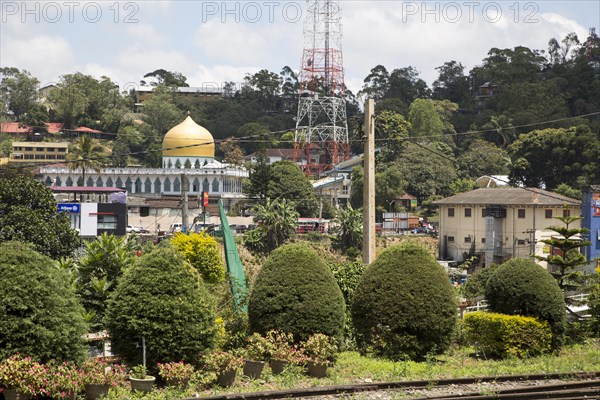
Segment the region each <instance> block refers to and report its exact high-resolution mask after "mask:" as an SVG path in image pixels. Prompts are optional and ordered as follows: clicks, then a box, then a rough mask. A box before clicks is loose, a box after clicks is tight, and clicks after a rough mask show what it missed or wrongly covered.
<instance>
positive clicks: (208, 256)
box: [171, 232, 225, 283]
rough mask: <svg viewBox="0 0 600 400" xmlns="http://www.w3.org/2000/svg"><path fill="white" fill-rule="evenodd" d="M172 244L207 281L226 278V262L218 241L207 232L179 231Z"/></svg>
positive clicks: (217, 280) (219, 280)
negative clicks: (188, 232)
mask: <svg viewBox="0 0 600 400" xmlns="http://www.w3.org/2000/svg"><path fill="white" fill-rule="evenodd" d="M171 244H172V245H173V246H174V247H175V249H176V250H177V251H179V252H180V253H181V254H182V255H183V257H184V258H185V259H186V260H187V261H188V262H189V263H190V264H191V265H192V267H194V268H196V271H198V273H200V275H201V276H202V279H204V281H205V282H207V283H217V282H222V281H223V280H224V279H225V264H224V263H223V259H222V258H221V253H220V251H219V246H218V245H217V241H216V240H215V239H214V238H213V237H211V236H210V235H207V234H206V232H202V233H190V234H189V235H188V234H185V233H181V232H178V233H176V234H175V236H174V237H173V238H172V239H171Z"/></svg>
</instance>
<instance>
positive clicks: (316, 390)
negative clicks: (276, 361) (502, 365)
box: [188, 371, 600, 400]
mask: <svg viewBox="0 0 600 400" xmlns="http://www.w3.org/2000/svg"><path fill="white" fill-rule="evenodd" d="M598 378H600V371H599V372H587V373H572V374H535V375H532V374H530V375H508V376H506V375H503V376H486V377H476V378H458V379H440V380H432V381H403V382H376V383H370V382H369V383H363V384H352V385H335V386H320V387H309V388H297V389H288V390H276V391H265V392H253V393H227V394H220V395H213V396H208V397H204V396H203V397H202V399H203V400H236V399H240V400H241V399H244V400H259V399H291V398H295V399H307V400H308V399H315V398H318V399H331V400H333V399H354V400H395V399H398V400H399V399H403V400H417V399H418V400H423V399H444V400H454V399H464V398H468V399H471V400H487V399H513V400H536V399H572V400H579V399H586V400H592V399H596V400H598V399H600V379H598ZM188 399H189V400H193V399H197V398H195V397H190V398H188Z"/></svg>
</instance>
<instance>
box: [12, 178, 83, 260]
mask: <svg viewBox="0 0 600 400" xmlns="http://www.w3.org/2000/svg"><path fill="white" fill-rule="evenodd" d="M9 240H16V241H20V242H29V243H32V244H33V246H34V249H35V250H36V251H38V252H40V253H42V254H45V255H47V256H49V257H51V258H53V259H55V260H58V259H59V258H61V257H68V256H70V255H71V254H72V253H73V251H74V250H75V249H76V248H77V246H78V245H79V237H78V235H77V232H76V231H75V230H73V229H71V227H70V223H69V217H68V215H66V214H61V213H58V206H57V203H56V200H54V196H53V195H52V192H51V191H50V189H48V188H46V187H44V185H43V184H42V183H39V182H36V181H35V180H33V179H32V178H28V177H25V176H16V177H14V178H0V242H4V241H9Z"/></svg>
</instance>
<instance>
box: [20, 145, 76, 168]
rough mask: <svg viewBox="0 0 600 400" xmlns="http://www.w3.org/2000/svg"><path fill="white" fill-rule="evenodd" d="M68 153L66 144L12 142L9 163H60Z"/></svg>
mask: <svg viewBox="0 0 600 400" xmlns="http://www.w3.org/2000/svg"><path fill="white" fill-rule="evenodd" d="M68 153H69V143H67V142H13V143H12V152H11V154H10V162H16V163H19V162H26V163H32V162H39V163H48V162H61V161H64V160H66V159H67V154H68Z"/></svg>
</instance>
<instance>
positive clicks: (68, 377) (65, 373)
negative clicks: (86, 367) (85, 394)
mask: <svg viewBox="0 0 600 400" xmlns="http://www.w3.org/2000/svg"><path fill="white" fill-rule="evenodd" d="M45 371H46V372H45V377H44V378H43V380H44V382H43V388H42V392H43V394H46V395H49V396H51V397H52V398H54V399H66V398H70V397H71V396H72V395H73V394H77V393H79V392H81V391H82V390H83V374H82V371H81V370H80V369H79V368H78V367H77V366H76V365H75V364H72V363H69V362H63V363H58V362H55V361H50V362H49V363H48V364H46V366H45Z"/></svg>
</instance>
